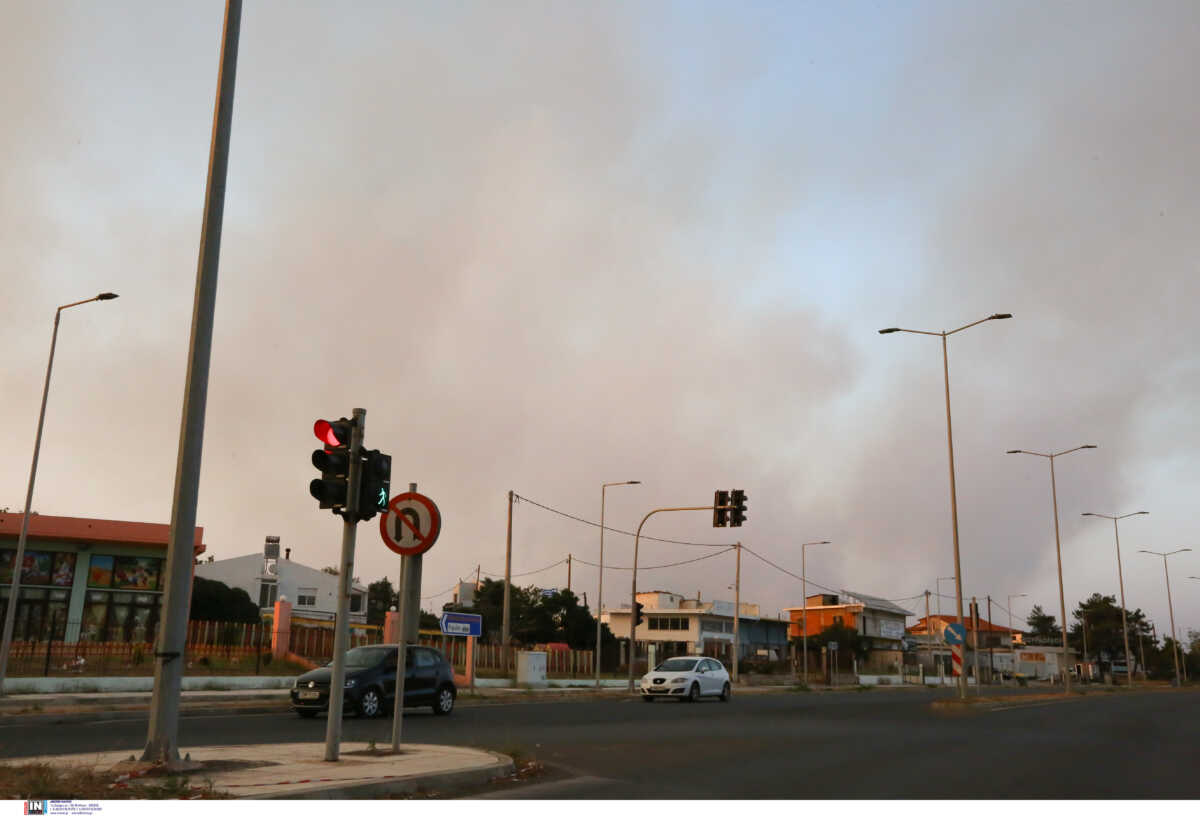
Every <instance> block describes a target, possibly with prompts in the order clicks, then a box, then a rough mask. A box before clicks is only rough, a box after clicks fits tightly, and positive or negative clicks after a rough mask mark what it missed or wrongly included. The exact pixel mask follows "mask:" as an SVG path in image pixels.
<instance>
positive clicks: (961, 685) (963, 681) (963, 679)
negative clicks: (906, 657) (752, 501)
mask: <svg viewBox="0 0 1200 816" xmlns="http://www.w3.org/2000/svg"><path fill="white" fill-rule="evenodd" d="M1010 317H1012V315H1011V314H1008V313H1006V312H1005V313H1000V312H997V313H996V314H994V315H991V316H989V317H985V318H983V319H982V320H976V321H975V322H974V323H968V324H967V325H965V326H960V327H959V328H957V329H954V330H953V331H940V332H932V331H917V330H915V329H897V328H890V329H880V330H879V333H880V334H892V333H894V332H908V333H910V334H929V335H932V336H934V337H941V338H942V374H943V376H944V378H945V382H946V445H947V448H948V449H949V452H950V521H951V525H952V528H953V532H954V594H955V598H956V601H957V608H958V622H959V624H961V623H962V622H963V602H962V599H963V596H962V564H961V562H960V561H959V558H958V497H957V493H956V488H955V484H954V433H953V431H952V429H951V424H950V363H949V359H948V357H947V354H946V338H947V337H949V336H950V335H952V334H957V333H958V332H960V331H963V330H964V329H969V328H971V327H972V326H978V325H979V324H980V323H985V322H987V321H989V320H1007V319H1009V318H1010ZM958 696H959V697H962V698H964V699H965V698H966V696H967V676H966V675H965V674H960V675H959V680H958Z"/></svg>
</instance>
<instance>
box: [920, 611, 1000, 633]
mask: <svg viewBox="0 0 1200 816" xmlns="http://www.w3.org/2000/svg"><path fill="white" fill-rule="evenodd" d="M929 620H930V621H932V622H933V623H935V624H937V623H943V624H946V623H957V622H958V615H930V616H929ZM963 626H964V627H965V628H966V630H967V631H968V632H970V631H973V630H974V628H975V627H974V626H972V625H971V616H970V615H963ZM979 631H980V632H1016V633H1017V634H1021V630H1020V629H1009V628H1008V627H1007V626H1000V625H999V624H996V623H992V622H991V621H988V620H984V619H983V618H980V619H979ZM925 632H926V628H925V618H924V617H921V618H919V619H918V620H917V622H916V623H914V624H913V625H912V626H910V627H908V633H909V634H922V635H923V634H925Z"/></svg>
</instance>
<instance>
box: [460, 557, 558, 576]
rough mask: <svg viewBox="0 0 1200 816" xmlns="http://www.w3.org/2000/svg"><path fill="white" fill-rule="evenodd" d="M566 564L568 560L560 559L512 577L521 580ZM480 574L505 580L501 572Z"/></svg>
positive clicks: (515, 573)
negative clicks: (525, 576) (526, 576)
mask: <svg viewBox="0 0 1200 816" xmlns="http://www.w3.org/2000/svg"><path fill="white" fill-rule="evenodd" d="M576 560H578V559H576ZM565 563H567V559H565V558H562V559H559V560H558V561H555V562H554V563H553V564H547V565H546V566H544V567H542V568H541V569H535V570H529V571H528V572H514V573H513V574H512V576H511V577H513V578H520V577H521V576H522V575H536V574H537V573H539V572H545V571H546V570H548V569H553V568H554V567H557V566H559V565H560V564H565ZM480 572H482V573H483V574H484V575H487V576H489V577H491V578H503V577H504V574H503V573H500V572H486V571H484V570H480Z"/></svg>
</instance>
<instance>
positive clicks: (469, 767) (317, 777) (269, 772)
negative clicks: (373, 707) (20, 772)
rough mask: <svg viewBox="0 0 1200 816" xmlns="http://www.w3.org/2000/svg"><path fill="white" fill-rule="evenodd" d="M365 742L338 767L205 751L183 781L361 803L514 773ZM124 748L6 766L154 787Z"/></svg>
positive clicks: (467, 758)
mask: <svg viewBox="0 0 1200 816" xmlns="http://www.w3.org/2000/svg"><path fill="white" fill-rule="evenodd" d="M373 748H374V746H371V745H368V744H366V743H343V744H342V746H341V752H340V754H339V759H338V761H337V762H325V761H324V756H325V746H324V744H323V743H301V744H283V745H239V746H208V747H203V748H196V749H195V750H193V751H192V752H191V753H190V754H189V755H188V756H189V757H190V760H191V762H190V763H189V764H191V765H193V766H195V768H194V769H192V770H188V771H184V772H183V773H184V774H186V776H187V781H188V784H190V785H191V786H193V787H208V786H210V785H211V787H212V789H213V790H214V791H216V792H219V793H224V794H226V795H229V796H232V797H236V798H238V799H363V798H381V797H384V796H387V795H388V794H400V793H412V792H416V791H419V790H421V791H430V790H437V791H452V790H454V789H456V788H461V787H467V786H474V785H481V784H486V783H487V782H489V781H490V780H492V779H497V778H499V777H503V776H506V775H509V774H512V773H513V761H512V759H511V758H509V757H507V756H504V755H503V754H497V753H493V752H491V751H482V750H479V749H476V748H463V747H459V746H453V745H416V744H404V745H403V746H402V747H401V752H400V754H398V755H392V754H390V753H385V752H387V751H388V750H389V748H390V746H385V747H384V748H383V749H382V750H372V749H373ZM133 759H134V758H133V757H132V756H131V755H130V754H129V752H128V751H108V752H104V753H99V754H74V755H62V756H48V757H26V758H22V759H17V760H3V761H2V762H0V764H3V765H6V766H10V767H11V766H21V765H27V764H30V763H45V764H47V765H50V766H51V767H53V768H54V769H56V771H66V770H67V769H70V768H82V769H87V770H92V771H95V772H98V773H105V774H109V773H111V776H112V778H113V779H114V780H118V781H117V784H119V785H128V786H129V787H131V788H133V787H136V786H137V785H139V784H152V783H153V784H161V783H162V781H163V776H162V774H161V769H160V768H157V767H155V766H153V765H151V764H150V763H143V762H137V761H131V760H133Z"/></svg>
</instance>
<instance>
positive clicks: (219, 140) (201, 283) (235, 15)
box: [14, 0, 242, 767]
mask: <svg viewBox="0 0 1200 816" xmlns="http://www.w3.org/2000/svg"><path fill="white" fill-rule="evenodd" d="M241 19H242V3H241V0H226V4H225V27H224V34H223V38H222V45H221V68H220V73H219V74H218V76H217V99H216V106H215V110H214V111H213V131H212V143H211V146H210V150H209V158H208V185H207V191H206V194H205V202H204V223H203V225H202V226H201V228H200V258H199V262H198V264H197V269H196V294H195V299H194V305H193V307H192V332H191V340H190V343H189V351H188V370H187V381H186V382H187V385H186V387H185V390H184V393H183V416H182V419H181V421H180V429H179V452H178V457H177V459H176V465H175V486H174V490H173V495H172V502H171V528H170V545H169V547H170V548H169V549H168V551H167V565H166V576H165V578H166V580H165V581H164V584H165V591H164V592H163V600H162V606H163V619H162V622H161V623H160V624H159V628H158V638H157V642H156V648H155V650H154V659H155V663H154V695H153V697H152V698H151V700H150V725H149V729H148V733H147V737H146V748H145V750H144V751H143V752H142V760H143V761H146V762H163V763H165V764H166V765H167V767H172V766H177V765H178V764H179V740H178V734H179V691H180V686H181V684H182V681H183V652H184V648H185V646H186V641H187V619H188V606H189V603H190V600H191V589H192V560H193V559H194V558H195V551H194V549H193V548H194V545H195V540H196V498H197V494H198V493H199V489H200V459H201V453H202V451H203V448H204V414H205V407H206V406H207V403H208V366H209V359H210V357H211V353H212V332H213V313H214V311H215V307H216V301H217V270H218V267H219V265H220V255H221V227H222V223H223V220H224V214H225V176H226V172H227V170H228V167H229V138H230V131H231V125H232V122H233V89H234V84H235V79H236V75H237V54H238V33H239V31H240V30H241ZM14 600H15V599H14Z"/></svg>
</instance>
